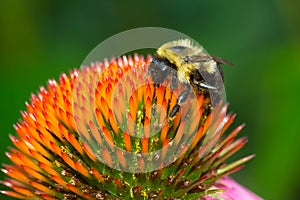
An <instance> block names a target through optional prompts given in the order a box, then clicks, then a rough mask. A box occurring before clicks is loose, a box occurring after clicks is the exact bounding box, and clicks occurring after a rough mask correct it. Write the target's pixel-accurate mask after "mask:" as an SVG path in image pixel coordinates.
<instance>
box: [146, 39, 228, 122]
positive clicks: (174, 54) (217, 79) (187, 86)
mask: <svg viewBox="0 0 300 200" xmlns="http://www.w3.org/2000/svg"><path fill="white" fill-rule="evenodd" d="M221 64H227V65H233V64H232V63H230V62H228V61H226V60H224V59H222V58H219V57H215V56H211V55H209V54H208V53H206V52H205V50H204V49H203V47H202V46H200V45H198V44H195V43H194V42H193V41H191V40H190V39H180V40H176V41H171V42H168V43H165V44H163V45H162V46H161V47H159V48H158V49H157V51H156V54H155V55H154V57H153V59H152V61H151V63H150V64H149V67H148V71H147V74H148V75H150V76H151V77H152V80H153V81H154V83H155V84H156V85H160V84H162V83H163V82H164V81H165V80H166V79H167V78H168V77H169V76H170V77H171V85H170V87H171V89H175V88H176V87H178V85H179V84H184V90H183V92H182V93H181V94H180V95H179V96H178V98H177V102H176V105H175V106H174V107H173V109H172V110H171V111H170V114H169V117H170V119H172V118H174V117H175V116H176V114H177V113H178V111H179V110H180V106H181V105H182V104H184V103H185V102H186V101H187V99H188V97H189V95H190V94H191V93H192V92H193V91H194V92H195V93H196V94H204V96H205V98H208V99H209V100H210V101H209V102H210V103H209V107H210V108H209V109H212V104H211V99H212V96H213V98H214V99H215V103H216V102H218V101H220V99H221V92H222V89H223V80H224V76H223V71H222V68H221V67H220V65H221Z"/></svg>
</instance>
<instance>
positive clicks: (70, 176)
mask: <svg viewBox="0 0 300 200" xmlns="http://www.w3.org/2000/svg"><path fill="white" fill-rule="evenodd" d="M150 61H151V57H147V58H146V59H144V58H143V57H142V56H138V55H135V56H134V58H131V57H128V58H127V57H123V58H122V59H121V58H119V59H112V60H110V61H105V62H104V63H96V64H93V65H91V66H90V67H85V68H83V69H82V70H81V71H77V70H74V71H72V72H71V74H70V76H67V75H65V74H62V75H61V77H60V82H59V83H57V82H56V81H55V80H50V81H48V87H47V89H46V88H43V87H41V88H40V92H39V94H38V95H32V96H31V102H30V103H26V106H27V111H24V112H22V113H21V114H22V120H21V121H20V122H19V123H17V124H16V125H15V126H14V127H15V130H16V132H17V134H18V136H12V135H11V136H10V139H11V141H12V142H13V144H14V145H15V148H10V149H9V152H7V153H6V155H7V157H8V158H9V159H10V160H11V161H12V163H13V164H10V165H6V164H5V165H3V169H2V172H3V173H5V174H6V175H7V176H8V178H7V179H6V180H4V181H2V182H1V183H2V184H3V185H5V186H7V187H9V188H11V190H7V191H2V193H3V194H5V195H8V196H11V197H16V198H20V199H182V198H185V199H196V198H202V199H214V198H218V195H219V194H222V195H223V197H224V195H225V196H226V187H225V186H226V184H224V183H226V181H225V180H229V181H228V182H230V181H231V180H230V179H228V178H226V176H227V175H228V174H230V173H233V172H235V171H237V170H239V169H241V168H242V166H243V164H244V163H245V162H246V161H248V160H249V159H251V158H252V156H248V157H246V158H242V159H240V160H238V161H235V162H233V163H230V164H225V161H226V159H227V158H228V157H229V156H231V155H232V154H234V153H235V152H236V151H238V150H239V149H241V148H242V147H243V146H244V145H245V144H246V139H245V138H240V139H237V140H235V137H236V135H237V134H238V133H239V132H240V130H241V129H242V127H243V125H241V126H239V127H237V128H236V129H234V130H233V131H232V132H231V133H229V134H227V135H226V136H225V135H223V133H224V132H225V131H226V130H227V128H228V127H229V126H230V124H231V123H232V122H233V120H234V118H235V115H233V114H228V115H226V110H227V106H221V105H220V106H219V107H216V108H215V109H214V111H213V112H212V113H210V114H209V115H208V114H205V113H207V112H205V110H204V109H205V105H206V104H207V103H208V102H207V101H205V99H204V98H203V96H202V95H198V96H196V98H195V99H194V100H193V101H194V102H196V103H197V105H199V107H197V109H194V108H189V109H185V108H182V111H181V112H182V113H183V114H184V115H177V116H176V118H175V119H174V120H173V121H171V122H167V123H165V122H166V121H165V119H166V118H167V113H168V112H170V110H171V109H172V107H173V106H174V105H175V103H176V92H174V91H171V90H169V89H168V88H167V87H163V86H160V87H156V86H154V84H152V83H151V82H150V81H148V82H146V84H145V85H143V86H141V87H139V88H138V89H136V88H135V83H136V82H138V81H142V80H143V79H145V77H144V76H142V75H141V74H143V73H145V72H146V70H147V66H148V64H149V62H150ZM99 72H101V73H99ZM127 72H129V73H127ZM126 73H127V74H126ZM128 74H130V75H128ZM122 78H125V80H126V83H127V84H118V81H119V80H120V79H122ZM89 83H97V84H95V85H90V84H89ZM115 89H117V90H115ZM113 91H117V94H118V95H117V96H115V95H114V93H113ZM153 104H159V105H160V107H159V108H156V110H154V111H153V109H151V108H152V105H153ZM115 108H117V109H115ZM162 110H165V111H167V113H165V115H164V114H162V113H164V112H162ZM182 116H186V117H187V118H189V119H199V120H189V121H188V120H186V118H184V117H182ZM220 124H222V125H224V126H221V127H222V128H221V129H220V128H218V127H220V126H219V125H220ZM156 126H158V127H160V129H158V130H159V131H158V132H157V133H155V134H153V132H154V131H156V130H154V129H155V128H156ZM135 134H137V135H138V136H139V137H136V136H137V135H135ZM183 139H186V140H187V141H189V143H188V145H182V144H181V143H180V142H181V141H182V140H183ZM172 145H173V146H176V145H178V148H177V149H178V151H181V153H180V156H177V157H176V156H173V154H174V152H170V151H169V150H170V149H171V146H172ZM179 145H180V146H179ZM157 149H163V150H162V151H161V152H160V154H158V155H153V154H152V153H151V152H153V151H155V150H157ZM121 150H123V151H121ZM124 151H126V152H131V153H134V154H136V155H138V154H141V156H140V157H137V159H136V160H134V163H136V164H133V165H131V162H130V161H129V160H127V159H126V156H124V155H125V154H124ZM143 155H148V157H147V156H143ZM172 156H173V157H172ZM156 157H157V160H156V161H157V162H156V163H158V165H159V167H158V168H157V169H155V170H154V171H151V170H150V169H152V168H151V167H157V166H154V164H153V165H152V164H151V162H149V159H153V160H152V161H153V163H155V162H154V159H155V158H156ZM168 157H170V158H172V159H173V160H172V162H171V163H168V164H166V163H165V162H163V159H164V158H168ZM173 161H174V162H173ZM146 163H148V164H147V165H145V164H146ZM149 163H150V164H149ZM149 165H150V166H149ZM116 166H117V169H116ZM147 169H148V170H147ZM224 176H225V178H222V177H224ZM221 183H222V184H223V187H221V186H220V185H222V184H221ZM224 185H225V186H224ZM245 194H246V193H245ZM253 199H259V198H258V197H257V198H253Z"/></svg>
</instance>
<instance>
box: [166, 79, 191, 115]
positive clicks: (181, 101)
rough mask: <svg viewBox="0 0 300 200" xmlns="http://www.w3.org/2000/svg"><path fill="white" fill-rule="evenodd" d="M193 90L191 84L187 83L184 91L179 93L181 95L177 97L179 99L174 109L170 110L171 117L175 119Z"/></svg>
mask: <svg viewBox="0 0 300 200" xmlns="http://www.w3.org/2000/svg"><path fill="white" fill-rule="evenodd" d="M191 90H192V89H191V86H189V85H188V84H185V87H184V91H183V92H182V93H181V94H180V95H179V97H178V98H177V101H176V105H175V106H174V107H173V109H172V111H171V112H170V115H169V117H170V118H171V119H174V117H175V116H176V114H177V113H178V111H179V109H180V107H181V105H182V104H184V103H185V102H186V100H187V99H188V97H189V96H190V94H191Z"/></svg>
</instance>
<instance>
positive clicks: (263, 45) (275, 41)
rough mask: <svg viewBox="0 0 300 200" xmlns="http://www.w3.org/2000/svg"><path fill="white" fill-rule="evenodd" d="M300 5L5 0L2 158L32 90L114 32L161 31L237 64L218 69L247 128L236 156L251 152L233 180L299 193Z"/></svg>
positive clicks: (0, 19) (277, 192) (292, 1)
mask: <svg viewBox="0 0 300 200" xmlns="http://www.w3.org/2000/svg"><path fill="white" fill-rule="evenodd" d="M299 9H300V2H299V1H296V0H286V1H279V0H277V1H276V0H275V1H274V0H273V1H271V0H253V1H238V0H233V1H221V0H216V1H214V2H211V1H208V0H198V1H196V0H195V1H192V0H188V1H174V0H173V1H171V0H167V1H158V0H153V1H145V2H142V1H118V2H117V1H86V2H83V1H77V2H74V1H68V0H67V1H50V0H48V1H35V0H28V1H22V0H11V1H9V0H3V1H1V2H0V30H1V31H0V67H1V72H0V91H1V99H0V127H1V128H0V131H1V134H2V136H1V138H2V139H1V141H0V159H1V162H3V163H7V162H9V161H8V159H7V158H6V157H5V155H4V152H5V151H7V147H8V146H12V145H11V142H10V141H9V138H8V136H7V135H8V134H9V133H12V134H15V133H14V130H13V128H12V125H13V124H14V123H15V122H17V120H18V118H20V113H19V110H22V109H25V105H24V102H25V101H28V99H29V96H30V93H31V92H33V93H36V91H37V90H38V87H39V86H41V85H46V80H48V79H49V78H55V79H57V78H58V77H59V74H60V73H61V72H67V71H69V70H70V69H72V68H76V67H77V68H78V67H79V66H80V63H81V62H82V61H83V59H84V58H85V56H86V55H87V54H88V53H89V51H90V50H92V49H93V48H94V47H95V46H96V45H98V44H99V43H100V42H101V41H103V40H105V39H106V38H108V37H110V36H112V35H114V34H116V33H119V32H121V31H125V30H128V29H131V28H136V27H144V26H156V27H165V28H170V29H174V30H177V31H180V32H183V33H184V34H187V35H189V36H191V37H192V38H194V39H195V40H197V41H199V43H200V44H202V45H203V46H204V47H205V48H206V50H207V51H208V52H210V53H212V54H214V55H218V56H221V57H224V58H226V59H228V60H231V61H233V62H234V63H235V64H236V66H235V67H224V71H225V77H226V79H225V85H226V91H227V100H228V101H229V102H230V110H233V111H234V112H237V113H238V119H237V122H236V125H237V124H238V123H243V122H246V124H247V126H246V129H245V130H244V131H243V134H246V135H247V136H248V138H249V144H248V145H247V147H246V148H245V149H244V150H243V151H242V152H241V153H240V155H241V154H243V155H246V154H250V153H255V154H256V155H257V156H256V158H255V159H254V160H252V161H251V162H249V163H248V165H247V166H246V169H244V170H242V171H240V172H238V173H237V174H235V175H234V178H235V179H237V180H238V181H239V182H241V183H242V184H244V185H245V186H247V187H249V188H250V189H251V190H253V191H254V192H255V193H257V194H259V195H260V196H262V197H263V198H266V199H272V200H277V199H278V200H282V199H299V198H297V196H296V195H297V194H298V191H297V189H298V186H299V185H300V181H299V179H300V176H299V172H298V170H297V167H298V165H299V164H300V157H299V154H298V149H297V147H298V146H297V145H298V144H297V142H298V141H299V140H300V134H299V130H300V121H299V119H300V118H299V116H298V114H299V112H300V106H299V102H300V93H299V92H300V56H299V55H300V46H299V42H300V26H299V25H300V24H299V19H300V12H299ZM3 177H4V176H3V174H1V175H0V179H3ZM0 189H3V186H0ZM1 199H11V198H7V197H4V196H1Z"/></svg>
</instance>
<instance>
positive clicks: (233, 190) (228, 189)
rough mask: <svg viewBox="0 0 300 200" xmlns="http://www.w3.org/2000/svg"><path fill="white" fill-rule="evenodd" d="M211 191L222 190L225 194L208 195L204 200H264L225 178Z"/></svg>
mask: <svg viewBox="0 0 300 200" xmlns="http://www.w3.org/2000/svg"><path fill="white" fill-rule="evenodd" d="M211 189H221V190H224V192H220V193H216V194H213V195H206V196H204V198H203V199H204V200H220V199H222V200H262V198H261V197H259V196H257V195H256V194H254V193H253V192H251V191H250V190H248V189H246V188H245V187H243V186H241V185H240V184H238V183H237V182H235V181H234V180H233V179H231V178H229V177H223V178H221V179H220V180H218V181H216V183H214V185H213V186H212V187H211Z"/></svg>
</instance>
